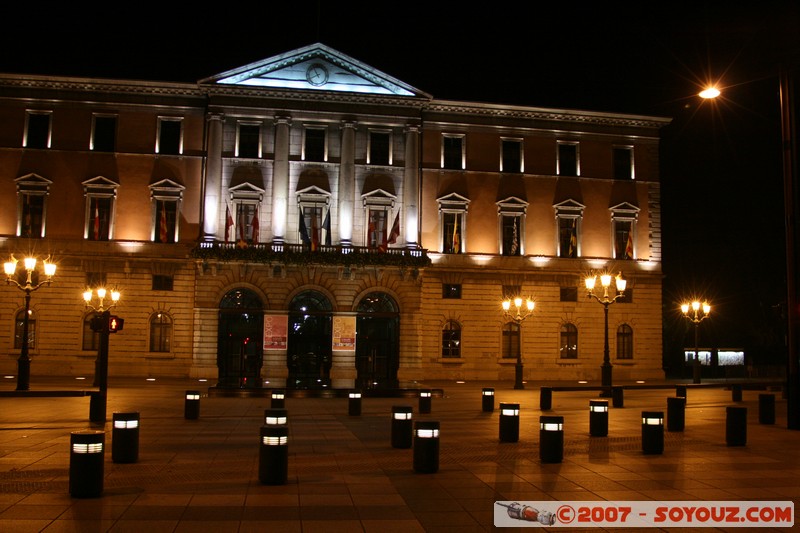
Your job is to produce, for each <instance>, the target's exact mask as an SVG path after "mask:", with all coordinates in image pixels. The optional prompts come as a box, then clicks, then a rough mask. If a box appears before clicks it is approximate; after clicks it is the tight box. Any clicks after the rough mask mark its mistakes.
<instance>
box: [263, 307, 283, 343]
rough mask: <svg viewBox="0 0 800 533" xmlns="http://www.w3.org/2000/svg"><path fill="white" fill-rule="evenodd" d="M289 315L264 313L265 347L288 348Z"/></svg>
mask: <svg viewBox="0 0 800 533" xmlns="http://www.w3.org/2000/svg"><path fill="white" fill-rule="evenodd" d="M288 331H289V316H288V315H264V349H265V350H286V337H287V335H288Z"/></svg>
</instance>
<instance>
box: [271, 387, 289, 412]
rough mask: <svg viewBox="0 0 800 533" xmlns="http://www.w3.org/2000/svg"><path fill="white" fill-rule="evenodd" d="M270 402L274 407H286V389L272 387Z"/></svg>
mask: <svg viewBox="0 0 800 533" xmlns="http://www.w3.org/2000/svg"><path fill="white" fill-rule="evenodd" d="M271 398H272V403H270V406H272V407H273V408H276V409H280V408H283V407H286V391H285V390H283V389H274V390H273V391H272V395H271Z"/></svg>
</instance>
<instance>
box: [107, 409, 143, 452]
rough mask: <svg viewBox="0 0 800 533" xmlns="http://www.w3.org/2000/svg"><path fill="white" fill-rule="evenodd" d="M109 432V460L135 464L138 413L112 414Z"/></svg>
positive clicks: (137, 449)
mask: <svg viewBox="0 0 800 533" xmlns="http://www.w3.org/2000/svg"><path fill="white" fill-rule="evenodd" d="M112 421H113V423H112V430H111V460H112V461H113V462H115V463H135V462H136V461H137V460H138V459H139V413H114V414H113V415H112Z"/></svg>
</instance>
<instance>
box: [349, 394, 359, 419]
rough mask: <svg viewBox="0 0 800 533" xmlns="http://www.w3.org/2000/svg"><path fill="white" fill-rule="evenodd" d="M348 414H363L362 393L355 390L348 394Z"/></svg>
mask: <svg viewBox="0 0 800 533" xmlns="http://www.w3.org/2000/svg"><path fill="white" fill-rule="evenodd" d="M347 397H348V404H347V414H349V415H350V416H359V415H360V414H361V391H360V390H354V391H350V392H349V393H348V394H347Z"/></svg>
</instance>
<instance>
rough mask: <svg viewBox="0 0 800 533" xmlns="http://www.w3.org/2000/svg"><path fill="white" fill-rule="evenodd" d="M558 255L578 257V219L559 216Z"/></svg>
mask: <svg viewBox="0 0 800 533" xmlns="http://www.w3.org/2000/svg"><path fill="white" fill-rule="evenodd" d="M558 256H559V257H570V258H575V257H578V219H577V218H575V217H558Z"/></svg>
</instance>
